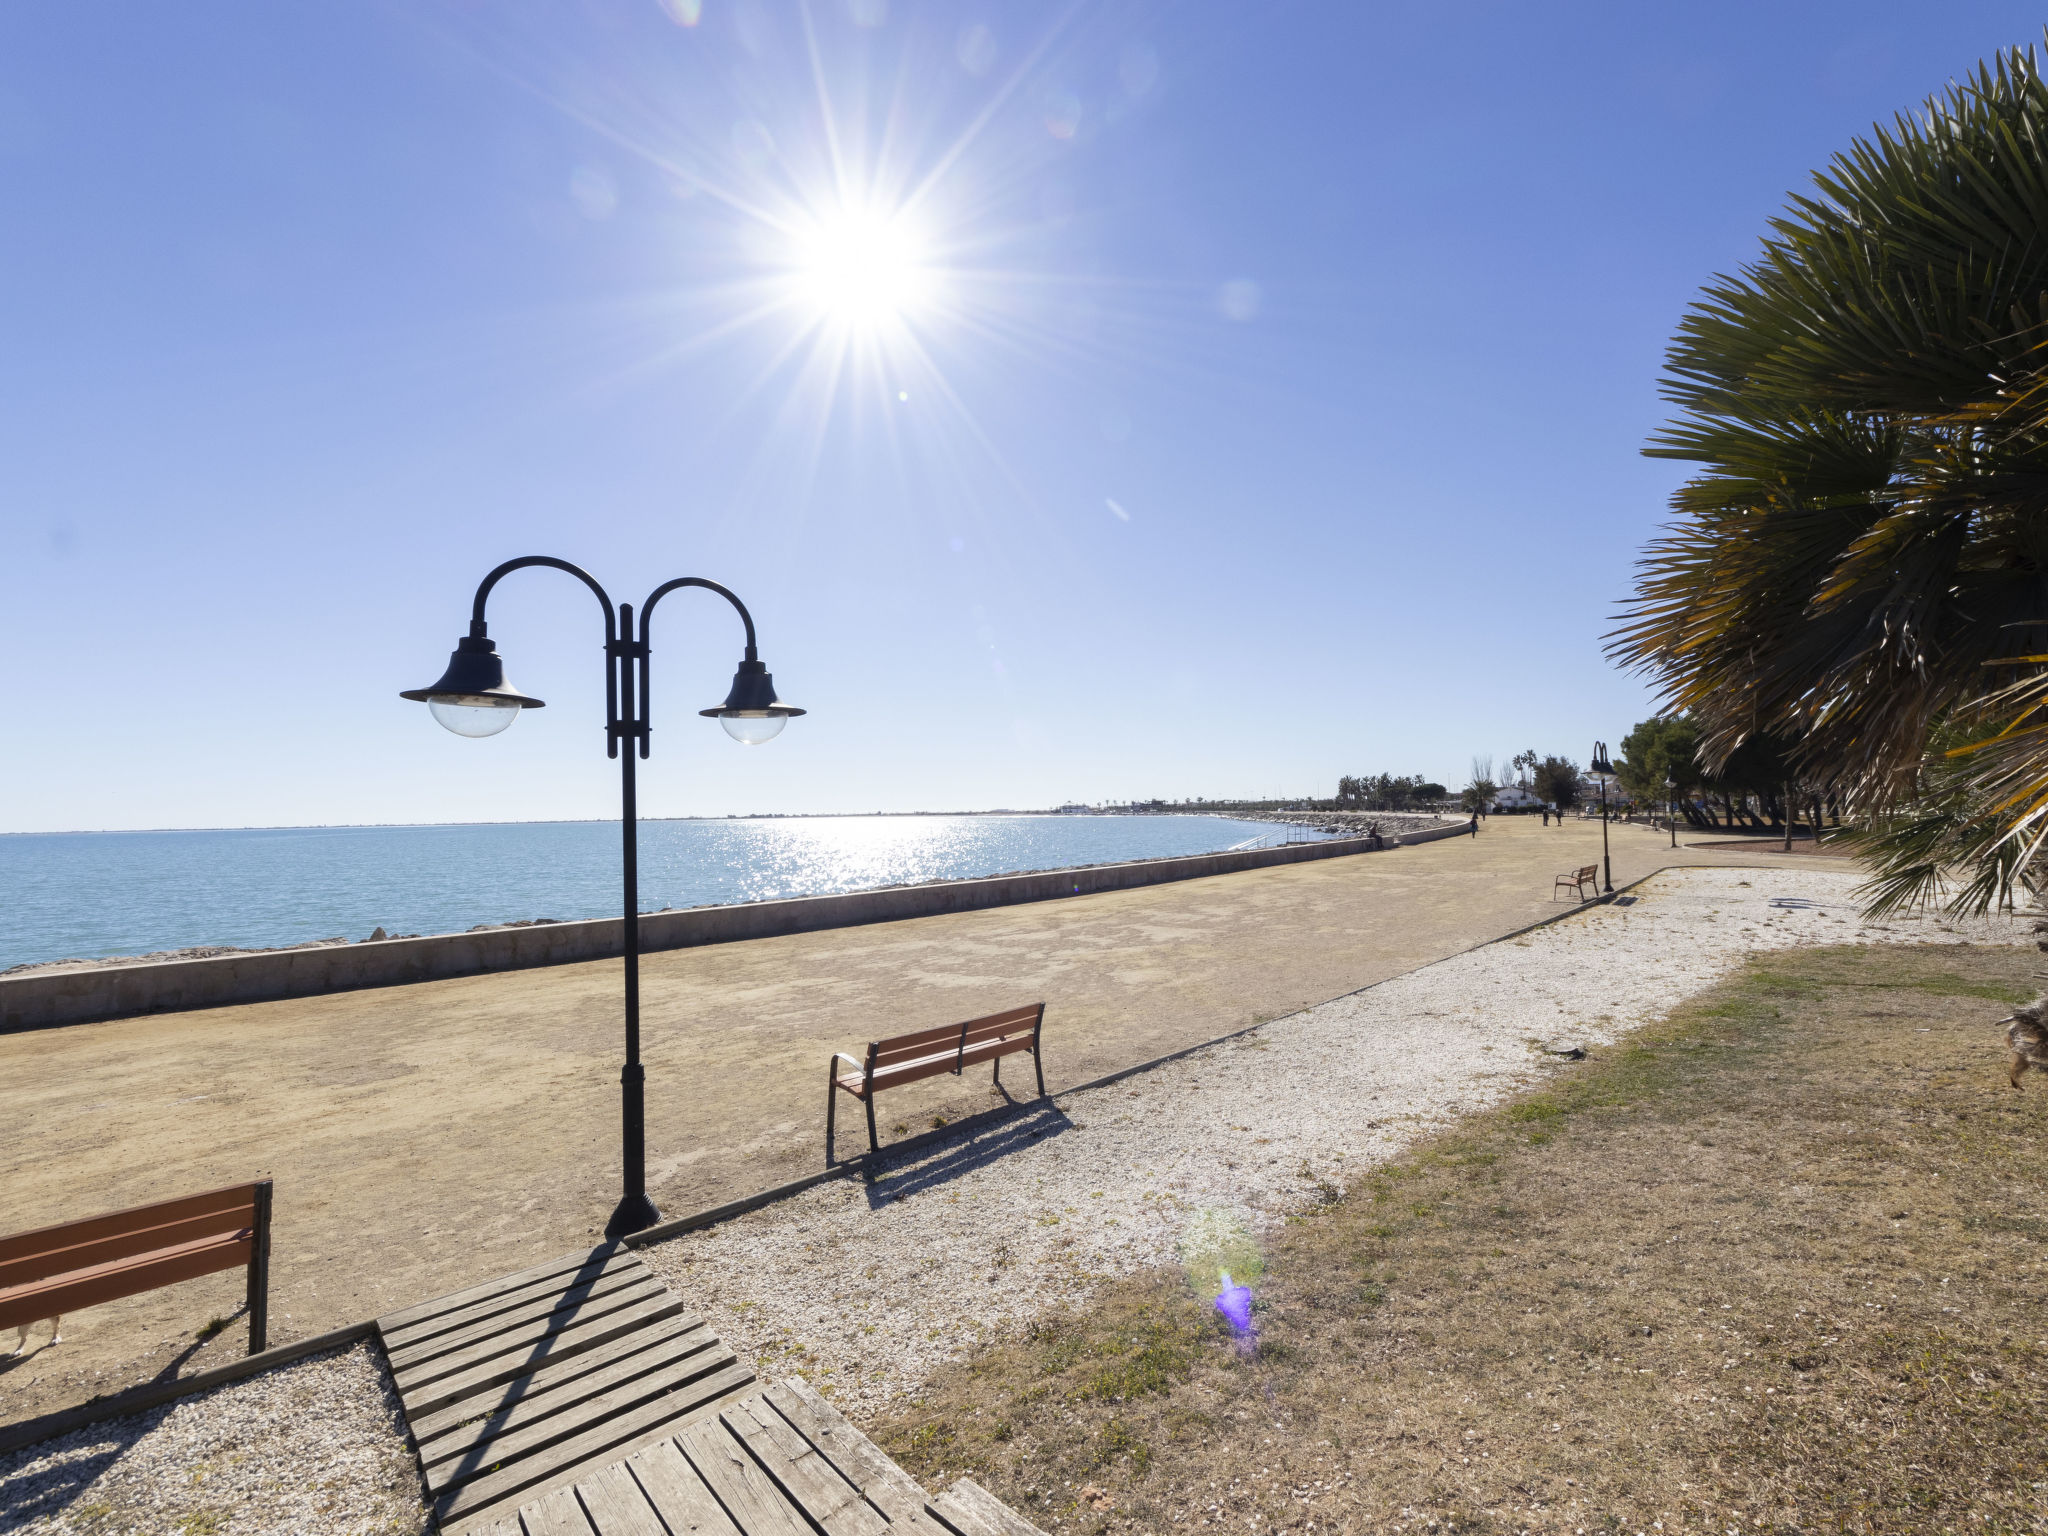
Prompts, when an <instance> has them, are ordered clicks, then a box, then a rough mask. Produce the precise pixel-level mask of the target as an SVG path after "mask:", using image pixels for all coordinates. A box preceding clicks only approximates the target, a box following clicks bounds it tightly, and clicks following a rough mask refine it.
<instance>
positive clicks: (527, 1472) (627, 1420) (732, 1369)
mask: <svg viewBox="0 0 2048 1536" xmlns="http://www.w3.org/2000/svg"><path fill="white" fill-rule="evenodd" d="M753 1374H754V1373H753V1372H752V1371H750V1370H748V1369H747V1368H746V1367H745V1366H743V1365H740V1364H738V1363H735V1364H733V1365H731V1366H728V1367H727V1368H726V1369H725V1370H723V1371H718V1372H715V1373H714V1374H712V1375H711V1376H708V1377H705V1378H704V1379H703V1380H701V1381H696V1382H692V1383H691V1384H690V1385H689V1386H688V1387H687V1388H685V1389H684V1390H683V1391H681V1392H673V1393H670V1394H669V1395H667V1396H666V1397H659V1398H656V1399H655V1400H654V1401H653V1402H651V1403H644V1404H642V1405H641V1406H640V1407H638V1408H635V1409H633V1410H631V1411H630V1412H628V1413H623V1414H619V1415H618V1416H616V1417H614V1418H613V1419H611V1420H609V1421H608V1422H606V1423H603V1424H599V1425H596V1426H594V1427H592V1428H590V1429H588V1430H586V1431H585V1432H584V1433H582V1434H580V1435H576V1436H573V1437H572V1438H570V1439H568V1440H563V1441H560V1442H558V1443H557V1444H554V1445H551V1446H548V1447H547V1448H545V1449H543V1450H540V1451H537V1452H535V1453H534V1454H533V1455H531V1456H523V1457H519V1458H517V1459H516V1460H513V1461H510V1462H508V1463H506V1464H504V1465H503V1466H500V1467H499V1468H498V1469H497V1470H496V1471H494V1472H490V1473H487V1474H486V1475H485V1476H482V1477H479V1478H475V1479H473V1480H472V1481H470V1482H467V1483H464V1484H463V1485H462V1486H461V1487H459V1488H455V1489H452V1490H450V1491H449V1492H448V1493H446V1494H443V1495H442V1496H441V1498H440V1500H439V1501H438V1502H437V1504H436V1514H437V1515H438V1516H439V1518H440V1519H441V1521H442V1523H443V1524H444V1525H445V1524H447V1523H449V1522H451V1521H455V1520H460V1519H465V1518H467V1517H468V1516H470V1515H474V1514H478V1513H482V1512H484V1511H486V1510H490V1509H493V1508H495V1507H496V1506H498V1505H499V1504H502V1503H504V1502H505V1501H506V1500H507V1499H508V1498H511V1497H513V1496H515V1495H519V1496H526V1497H531V1496H532V1495H531V1493H530V1492H529V1490H538V1489H540V1488H542V1487H543V1486H544V1485H546V1484H548V1483H550V1482H554V1481H560V1480H562V1479H564V1478H565V1477H566V1478H567V1479H568V1480H570V1481H573V1480H574V1478H575V1476H576V1475H577V1473H578V1472H579V1471H581V1470H582V1469H584V1468H587V1467H588V1466H589V1465H590V1463H592V1462H593V1461H597V1460H599V1459H600V1458H605V1457H610V1458H617V1457H622V1456H625V1455H627V1454H629V1453H630V1452H631V1451H633V1450H636V1449H638V1448H639V1446H640V1445H641V1444H642V1443H643V1442H645V1441H647V1440H651V1439H658V1438H659V1437H660V1436H662V1435H664V1434H671V1433H674V1426H675V1425H676V1424H678V1423H679V1422H681V1423H687V1422H688V1419H689V1417H690V1415H691V1414H703V1413H711V1412H715V1411H716V1410H717V1407H718V1405H719V1404H721V1403H722V1402H724V1401H725V1400H726V1399H727V1398H728V1397H730V1396H731V1395H732V1394H733V1393H735V1392H737V1391H739V1390H741V1389H742V1388H744V1387H745V1386H747V1385H748V1384H749V1383H750V1382H751V1381H752V1380H753Z"/></svg>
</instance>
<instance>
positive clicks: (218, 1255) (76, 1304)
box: [0, 1230, 255, 1328]
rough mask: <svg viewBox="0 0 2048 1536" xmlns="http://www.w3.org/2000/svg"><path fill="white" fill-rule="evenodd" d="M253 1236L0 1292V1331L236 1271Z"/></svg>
mask: <svg viewBox="0 0 2048 1536" xmlns="http://www.w3.org/2000/svg"><path fill="white" fill-rule="evenodd" d="M254 1248H255V1241H254V1236H253V1234H252V1233H251V1232H250V1231H247V1230H244V1231H242V1232H240V1233H238V1234H235V1235H233V1236H227V1237H209V1238H204V1239H201V1240H200V1241H198V1242H192V1243H184V1244H181V1245H179V1246H178V1247H176V1248H171V1249H166V1250H164V1251H162V1252H159V1253H150V1254H144V1255H142V1256H141V1257H139V1258H128V1259H121V1260H117V1261H116V1262H114V1263H111V1264H99V1265H95V1266H94V1267H93V1268H91V1269H87V1270H80V1271H78V1272H77V1273H75V1274H68V1275H59V1276H56V1277H55V1278H53V1279H48V1280H37V1281H32V1282H30V1283H29V1284H27V1285H17V1286H11V1287H9V1288H8V1289H7V1290H4V1291H0V1328H18V1327H20V1326H21V1325H22V1324H23V1323H33V1322H37V1321H39V1320H40V1319H42V1318H46V1317H55V1316H57V1315H59V1314H60V1313H65V1312H77V1311H79V1310H81V1309H83V1308H85V1307H92V1306H97V1305H99V1304H100V1303H101V1302H103V1301H118V1300H120V1299H121V1298H122V1297H123V1296H133V1295H136V1294H137V1293H138V1292H141V1291H152V1290H155V1289H156V1288H157V1287H158V1286H164V1285H175V1284H177V1283H178V1282H179V1281H180V1280H194V1279H197V1278H198V1277H199V1276H201V1275H210V1274H213V1273H215V1272H216V1271H218V1270H223V1269H239V1268H240V1267H241V1266H242V1265H244V1264H247V1263H248V1262H249V1256H250V1254H251V1252H252V1251H253V1250H254Z"/></svg>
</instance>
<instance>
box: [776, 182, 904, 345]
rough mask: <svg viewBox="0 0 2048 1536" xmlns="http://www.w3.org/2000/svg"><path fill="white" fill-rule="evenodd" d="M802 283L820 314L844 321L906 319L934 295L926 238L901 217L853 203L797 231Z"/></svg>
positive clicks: (802, 289) (801, 289)
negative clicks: (921, 237) (922, 238)
mask: <svg viewBox="0 0 2048 1536" xmlns="http://www.w3.org/2000/svg"><path fill="white" fill-rule="evenodd" d="M795 266H796V276H797V287H798V290H799V292H800V294H801V296H802V298H803V299H804V300H805V302H807V303H808V304H809V305H811V306H812V307H813V308H814V309H816V310H817V311H818V313H819V315H820V316H821V317H822V318H824V319H826V320H829V321H832V322H834V323H836V324H840V325H848V326H866V325H876V324H879V323H882V322H884V321H888V320H894V319H900V318H903V317H904V316H906V315H907V314H908V313H909V312H911V311H912V310H914V309H916V308H917V306H918V305H919V304H920V303H921V302H922V301H923V300H924V299H926V298H927V297H928V296H929V293H930V289H931V272H930V268H929V265H928V258H927V254H926V252H925V250H924V245H923V242H922V240H921V239H920V238H919V237H918V235H917V233H916V231H914V230H913V229H911V228H910V227H909V226H908V224H907V223H906V222H905V221H904V220H903V219H901V218H892V217H889V216H887V215H885V214H881V213H878V212H876V211H874V210H871V209H863V208H848V209H841V210H839V211H838V212H836V213H833V214H830V215H828V216H826V217H823V218H820V219H818V220H816V221H815V222H814V223H812V224H811V225H810V226H809V227H807V228H805V229H804V230H802V231H801V232H800V233H799V235H798V237H797V251H796V262H795Z"/></svg>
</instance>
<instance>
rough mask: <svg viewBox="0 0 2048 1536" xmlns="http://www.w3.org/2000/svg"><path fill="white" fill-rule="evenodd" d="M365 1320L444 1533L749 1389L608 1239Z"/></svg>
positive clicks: (559, 1484)
mask: <svg viewBox="0 0 2048 1536" xmlns="http://www.w3.org/2000/svg"><path fill="white" fill-rule="evenodd" d="M377 1329H378V1332H379V1333H380V1334H382V1336H383V1340H384V1348H385V1351H386V1353H387V1354H388V1355H389V1357H390V1361H391V1374H392V1377H393V1379H394V1380H395V1381H396V1383H397V1386H398V1395H399V1399H400V1401H401V1402H402V1403H403V1404H404V1408H405V1418H406V1423H407V1426H408V1427H409V1428H410V1429H411V1431H412V1435H413V1441H414V1443H415V1445H416V1446H417V1448H418V1451H419V1457H420V1464H421V1467H422V1468H423V1470H424V1471H425V1474H426V1480H427V1490H428V1494H429V1497H430V1498H431V1499H432V1501H433V1507H434V1513H435V1516H436V1517H437V1518H438V1519H439V1520H440V1522H441V1528H442V1530H443V1531H446V1532H449V1533H460V1532H463V1531H468V1530H472V1529H476V1528H478V1527H479V1526H487V1525H489V1524H490V1523H491V1522H493V1521H498V1520H500V1519H501V1518H502V1517H508V1516H512V1515H513V1512H514V1511H515V1510H518V1509H519V1508H520V1506H522V1505H524V1504H527V1503H529V1502H531V1501H532V1500H534V1499H535V1498H536V1497H538V1496H540V1495H542V1494H546V1493H548V1492H549V1491H550V1490H552V1489H556V1488H564V1489H566V1487H567V1486H568V1485H572V1484H574V1483H576V1482H577V1481H578V1480H579V1479H584V1478H587V1477H590V1476H591V1475H592V1474H593V1473H599V1469H600V1468H603V1467H605V1466H606V1465H607V1463H610V1462H614V1461H616V1460H618V1459H619V1458H620V1457H621V1456H624V1455H625V1454H626V1453H628V1452H630V1451H633V1450H635V1449H636V1448H638V1447H641V1446H650V1447H654V1448H656V1449H658V1448H659V1446H658V1442H663V1441H666V1440H667V1439H668V1438H669V1437H672V1436H674V1435H675V1434H676V1433H677V1432H678V1431H679V1430H684V1429H686V1428H688V1427H689V1426H691V1425H692V1424H694V1423H697V1422H698V1421H702V1420H706V1419H710V1418H713V1417H715V1416H716V1414H717V1413H718V1410H719V1409H720V1408H721V1407H722V1406H725V1405H727V1404H729V1403H733V1402H735V1401H737V1400H738V1398H739V1397H740V1396H741V1395H742V1394H743V1393H745V1392H746V1391H748V1390H749V1389H751V1388H753V1387H754V1385H755V1382H754V1373H753V1372H752V1371H751V1370H750V1369H748V1368H747V1367H746V1366H745V1365H743V1364H741V1363H740V1362H739V1361H738V1360H737V1359H735V1358H734V1356H733V1353H732V1351H731V1350H730V1349H728V1348H726V1346H725V1345H724V1344H723V1343H721V1342H720V1341H719V1339H718V1336H717V1335H716V1334H714V1333H712V1332H711V1330H710V1329H709V1328H708V1327H706V1326H705V1323H704V1319H703V1318H701V1317H696V1316H692V1315H691V1314H690V1313H689V1312H688V1311H687V1309H685V1307H684V1306H683V1304H682V1302H681V1301H680V1300H679V1299H678V1298H677V1297H676V1296H675V1295H674V1294H673V1293H672V1292H670V1291H669V1290H668V1288H667V1287H666V1286H664V1285H663V1284H662V1283H661V1282H660V1281H659V1280H658V1279H656V1278H655V1276H654V1273H653V1272H652V1271H651V1270H649V1269H648V1268H647V1266H646V1265H645V1264H643V1263H642V1262H641V1261H640V1259H639V1257H638V1255H636V1254H633V1253H631V1252H629V1251H628V1250H626V1249H623V1248H615V1247H612V1246H610V1245H607V1246H605V1247H602V1248H597V1249H593V1250H592V1251H590V1252H589V1253H575V1254H569V1255H567V1256H565V1257H563V1258H560V1259H557V1260H555V1261H553V1262H552V1263H549V1264H542V1265H538V1266H536V1267H535V1268H533V1269H528V1270H522V1271H521V1272H520V1273H518V1274H516V1275H507V1276H505V1277H503V1278H502V1279H498V1280H493V1281H491V1282H490V1283H488V1284H486V1285H479V1286H473V1287H471V1288H470V1289H468V1290H465V1291H457V1292H456V1293H454V1294H453V1295H450V1296H442V1297H438V1298H437V1299H435V1300H433V1301H429V1302H423V1303H421V1304H420V1305H419V1306H416V1307H408V1308H406V1309H405V1310H403V1311H400V1312H394V1313H392V1314H391V1315H390V1316H389V1317H384V1318H379V1319H378V1322H377ZM599 1475H602V1474H601V1473H600V1474H599ZM518 1518H524V1516H523V1515H521V1516H518ZM507 1528H508V1529H510V1528H512V1527H507ZM535 1529H545V1530H554V1529H556V1527H553V1526H540V1527H535ZM560 1529H562V1530H581V1529H585V1528H584V1527H576V1526H562V1527H560ZM602 1529H604V1530H606V1531H609V1530H610V1529H611V1527H609V1526H607V1527H602ZM621 1529H625V1528H624V1527H621ZM632 1529H634V1530H639V1529H643V1527H632ZM644 1529H647V1530H650V1531H653V1530H659V1529H660V1527H659V1526H646V1527H644Z"/></svg>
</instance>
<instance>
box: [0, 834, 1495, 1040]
mask: <svg viewBox="0 0 2048 1536" xmlns="http://www.w3.org/2000/svg"><path fill="white" fill-rule="evenodd" d="M1464 831H1465V825H1464V823H1462V822H1460V823H1454V824H1452V825H1450V826H1445V827H1432V828H1430V829H1428V830H1426V831H1422V832H1411V833H1407V834H1404V835H1403V836H1400V837H1397V838H1392V839H1389V840H1388V845H1389V846H1390V847H1397V846H1400V845H1402V844H1413V843H1428V842H1435V841H1437V840H1438V839H1440V838H1445V837H1455V836H1457V835H1458V834H1460V833H1462V832H1464ZM1369 851H1371V850H1370V845H1369V844H1368V843H1367V842H1366V840H1365V839H1364V838H1335V839H1331V840H1330V841H1327V842H1319V843H1290V844H1287V845H1285V846H1282V847H1278V848H1254V849H1249V850H1247V851H1245V852H1242V853H1205V854H1195V855H1193V856H1191V857H1187V858H1178V859H1148V860H1138V861H1134V862H1131V863H1127V864H1096V865H1089V866H1087V867H1084V868H1079V869H1056V870H1045V871H1040V872H1037V873H1032V874H1017V875H995V876H990V877H988V878H985V879H979V880H947V881H939V882H935V883H932V884H929V885H905V886H896V887H893V888H890V889H886V890H877V891H852V892H848V893H847V894H845V895H840V896H798V897H793V898H790V899H788V900H783V901H756V902H745V903H735V904H734V905H731V906H719V907H691V908H689V909H687V910H685V911H681V912H649V913H645V914H643V915H642V916H641V918H640V947H641V949H642V950H643V951H652V950H662V949H687V948H690V947H692V946H694V945H698V944H730V943H734V942H737V941H739V940H742V939H761V938H773V937H776V936H778V935H782V934H791V933H812V932H816V931H818V930H820V929H826V928H850V927H857V926H859V925H861V924H864V923H887V922H899V921H902V920H903V919H906V918H913V917H931V916H935V915H937V914H939V913H944V912H972V911H979V910H981V909H984V908H988V907H1000V906H1011V905H1015V904H1018V903H1022V902H1030V901H1051V900H1056V899H1058V898H1059V897H1063V896H1084V895H1088V894H1091V893H1094V892H1098V891H1117V890H1129V889H1132V888H1134V887H1138V886H1145V885H1158V884H1163V883H1166V882H1169V881H1174V880H1196V879H1202V878H1205V877H1208V876H1212V875H1227V874H1235V873H1237V872H1239V871H1242V870H1248V869H1264V868H1269V867H1271V866H1274V865H1280V864H1296V863H1302V862H1305V861H1308V860H1313V859H1330V858H1341V857H1343V856H1345V855H1349V854H1358V853H1366V852H1369ZM624 938H625V923H624V921H623V920H622V919H620V918H616V917H609V918H594V919H591V920H588V921H583V922H570V923H546V924H539V925H536V926H533V927H527V928H489V929H485V930H483V931H481V932H477V933H444V934H434V935H430V936H428V937H425V938H416V939H381V940H375V941H367V942H364V943H361V944H347V945H328V946H322V947H319V948H312V949H282V950H267V951H260V952H257V953H253V954H245V955H217V956H214V957H213V958H211V959H207V960H166V961H159V962H156V963H154V964H149V965H107V966H93V967H88V968H86V969H82V970H75V971H30V972H27V973H26V974H24V975H20V976H5V977H0V1033H11V1032H14V1031H18V1030H26V1029H46V1028H49V1027H51V1026H52V1025H59V1024H83V1023H88V1022H91V1021H93V1020H95V1019H113V1018H123V1017H127V1016H130V1015H135V1014H145V1013H166V1012H173V1011H179V1010H185V1009H192V1008H218V1007H221V1006H224V1005H227V1004H231V1003H255V1002H273V1001H276V1000H278V999H280V998H290V997H314V996H319V995H321V994H324V993H328V992H345V991H352V990H355V989H357V988H362V987H388V986H400V985H404V984H406V983H410V982H418V981H439V980H444V979H448V978H451V977H457V976H478V975H483V974H486V973H489V972H493V971H511V970H522V969H525V968H527V967H530V966H539V965H567V964H570V963H573V962H575V961H579V960H603V959H607V958H609V957H612V956H615V955H618V954H620V953H621V952H622V949H623V946H624Z"/></svg>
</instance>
